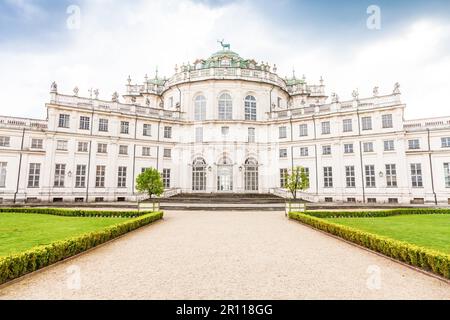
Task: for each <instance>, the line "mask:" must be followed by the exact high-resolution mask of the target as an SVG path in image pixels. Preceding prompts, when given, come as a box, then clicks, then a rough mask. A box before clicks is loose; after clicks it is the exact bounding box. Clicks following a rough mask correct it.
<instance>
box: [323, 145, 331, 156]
mask: <svg viewBox="0 0 450 320" xmlns="http://www.w3.org/2000/svg"><path fill="white" fill-rule="evenodd" d="M322 154H323V155H324V156H326V155H330V154H331V146H330V145H327V146H322Z"/></svg>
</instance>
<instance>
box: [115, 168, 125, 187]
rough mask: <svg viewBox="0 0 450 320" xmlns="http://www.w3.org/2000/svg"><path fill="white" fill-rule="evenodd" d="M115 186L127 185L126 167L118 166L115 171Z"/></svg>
mask: <svg viewBox="0 0 450 320" xmlns="http://www.w3.org/2000/svg"><path fill="white" fill-rule="evenodd" d="M117 187H118V188H126V187H127V167H122V166H120V167H119V168H118V173H117Z"/></svg>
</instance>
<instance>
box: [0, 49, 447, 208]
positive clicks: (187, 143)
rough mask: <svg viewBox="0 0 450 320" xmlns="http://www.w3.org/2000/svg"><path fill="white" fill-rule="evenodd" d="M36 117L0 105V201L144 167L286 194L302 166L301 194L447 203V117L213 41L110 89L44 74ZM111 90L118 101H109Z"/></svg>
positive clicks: (32, 197)
mask: <svg viewBox="0 0 450 320" xmlns="http://www.w3.org/2000/svg"><path fill="white" fill-rule="evenodd" d="M50 95H51V98H50V102H49V103H47V104H46V108H47V119H46V120H33V119H22V118H11V117H7V116H4V117H0V201H1V202H3V203H7V202H8V203H9V202H17V203H24V202H61V201H68V202H74V201H75V202H94V201H97V202H101V201H135V200H138V199H140V198H141V196H140V195H139V194H137V193H136V191H135V179H136V176H137V175H138V174H139V173H140V172H142V170H145V169H146V168H149V167H154V168H157V169H158V170H159V171H160V172H161V175H162V177H163V181H164V185H165V188H166V189H167V191H166V195H168V196H170V195H172V194H176V193H180V192H183V193H217V192H219V193H220V192H234V193H273V194H276V195H281V196H287V195H288V193H287V192H286V190H284V189H283V184H284V173H285V172H287V171H288V170H290V169H292V167H294V166H302V167H304V168H306V170H307V173H308V174H309V177H310V186H309V189H308V190H307V191H305V192H303V193H301V197H302V198H303V199H305V200H308V201H313V202H356V203H375V202H376V203H406V204H409V203H430V204H435V203H436V204H448V203H450V117H448V118H437V119H420V120H414V121H405V119H404V109H405V104H403V103H402V101H401V94H400V86H399V85H398V84H396V85H395V87H394V90H393V92H391V93H389V94H387V95H382V94H379V92H378V88H375V89H374V92H373V96H372V97H368V98H361V97H359V94H358V92H357V91H354V92H353V100H350V101H340V99H339V97H338V96H337V95H336V94H332V95H331V97H328V96H327V94H326V92H325V86H324V82H323V80H322V79H321V80H320V81H319V82H318V83H317V84H310V83H308V82H307V81H306V79H305V78H304V77H303V78H302V79H298V78H296V77H295V75H294V76H293V77H292V78H289V79H288V78H281V77H279V76H278V75H277V68H276V66H273V67H272V66H269V64H268V63H257V62H256V61H254V60H251V59H250V60H247V59H243V58H241V57H240V56H239V55H238V54H236V53H235V52H233V51H231V50H230V47H229V45H223V48H222V50H221V51H219V52H217V53H215V54H213V55H212V56H211V57H209V58H208V59H206V60H203V59H200V60H197V61H195V62H194V64H193V65H191V64H189V65H183V66H181V67H176V68H175V74H174V75H173V76H172V77H171V78H169V79H166V78H164V79H161V78H158V75H157V74H156V76H155V77H154V78H153V79H149V78H148V77H145V81H144V82H143V83H142V84H133V83H132V81H131V79H130V78H129V79H128V84H127V85H126V93H125V94H124V95H123V96H122V98H120V97H119V95H118V94H117V93H114V95H113V97H112V100H111V101H103V100H100V99H99V98H98V90H95V91H91V93H90V97H80V96H79V90H78V88H75V89H74V91H73V94H70V95H67V94H61V93H59V92H58V88H57V85H56V83H53V84H52V86H51V93H50ZM119 100H121V101H119Z"/></svg>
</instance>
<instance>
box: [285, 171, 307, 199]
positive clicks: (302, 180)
mask: <svg viewBox="0 0 450 320" xmlns="http://www.w3.org/2000/svg"><path fill="white" fill-rule="evenodd" d="M285 181H286V184H285V188H286V189H287V190H289V192H290V193H291V194H292V197H293V198H294V200H296V199H297V192H298V191H304V190H306V189H308V188H309V177H308V175H307V174H306V170H305V168H303V167H295V168H294V169H292V172H291V173H290V174H289V173H287V174H286V176H285Z"/></svg>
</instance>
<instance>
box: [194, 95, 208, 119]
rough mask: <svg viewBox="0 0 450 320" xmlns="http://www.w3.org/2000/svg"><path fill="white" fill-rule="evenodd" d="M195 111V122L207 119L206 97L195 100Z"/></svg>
mask: <svg viewBox="0 0 450 320" xmlns="http://www.w3.org/2000/svg"><path fill="white" fill-rule="evenodd" d="M194 109H195V110H194V118H195V121H203V120H205V119H206V98H205V97H204V96H198V97H197V98H195V106H194Z"/></svg>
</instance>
